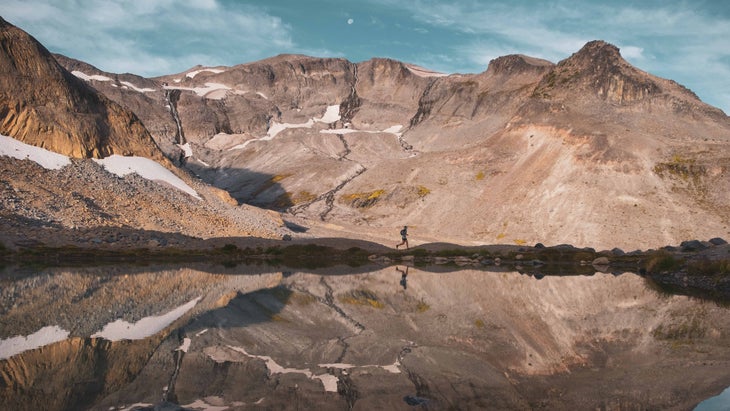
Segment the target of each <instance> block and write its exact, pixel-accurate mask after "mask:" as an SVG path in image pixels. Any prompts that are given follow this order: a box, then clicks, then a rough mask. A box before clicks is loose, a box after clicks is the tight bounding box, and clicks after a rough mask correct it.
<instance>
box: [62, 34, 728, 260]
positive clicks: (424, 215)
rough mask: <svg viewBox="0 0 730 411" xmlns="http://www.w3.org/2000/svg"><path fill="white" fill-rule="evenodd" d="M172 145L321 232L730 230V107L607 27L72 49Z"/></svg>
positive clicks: (657, 234) (83, 71) (557, 238)
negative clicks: (524, 37)
mask: <svg viewBox="0 0 730 411" xmlns="http://www.w3.org/2000/svg"><path fill="white" fill-rule="evenodd" d="M54 57H55V58H56V59H57V61H58V62H59V63H60V64H61V65H62V66H64V67H65V68H66V69H67V70H68V71H69V72H71V73H73V74H74V75H75V76H76V77H77V78H79V79H83V80H84V81H85V82H86V83H87V84H88V85H90V86H92V87H93V88H95V89H96V90H97V91H98V92H99V93H101V94H103V95H106V96H107V97H108V98H109V99H111V100H113V101H115V102H117V103H119V104H120V105H121V106H123V107H125V108H126V109H128V110H130V111H132V112H134V113H135V114H136V116H137V117H138V118H139V119H140V120H141V122H142V123H143V124H144V126H145V127H146V128H147V130H149V132H150V135H151V136H152V138H153V139H154V141H155V143H156V144H157V146H158V147H159V148H160V149H161V150H162V151H163V152H164V153H165V155H166V156H167V157H168V158H169V159H171V160H172V161H173V162H174V163H176V164H178V165H179V166H181V167H182V168H184V169H187V170H188V171H189V172H191V173H193V174H195V175H196V176H197V177H198V178H200V179H201V180H202V181H204V182H206V183H209V184H212V185H214V186H216V187H218V188H220V189H222V190H225V191H227V192H228V193H229V194H230V195H231V196H232V197H233V198H235V199H236V201H237V202H238V203H239V204H251V205H254V206H259V207H265V208H271V209H275V210H277V211H279V212H282V213H283V216H284V218H285V220H287V221H290V222H291V224H290V226H292V227H298V229H299V230H300V231H306V232H307V233H308V234H307V235H313V236H317V235H319V234H324V235H327V236H345V237H353V238H367V239H370V240H374V241H378V242H381V243H386V244H387V243H388V242H389V241H392V240H393V237H395V235H394V234H393V233H397V230H398V229H399V228H397V227H399V226H402V225H404V224H406V225H409V226H410V227H411V232H412V236H413V243H414V244H418V243H424V242H452V243H458V244H484V243H508V244H529V243H536V242H543V243H546V244H560V243H571V244H576V245H578V246H591V247H596V248H603V247H605V248H612V247H614V246H617V247H621V248H626V249H631V248H643V249H645V248H650V247H657V246H662V245H667V244H678V243H680V242H681V241H683V240H687V239H693V238H713V237H725V238H727V237H728V236H729V235H730V228H729V226H730V211H728V209H727V207H726V204H727V203H728V201H730V197H728V196H729V195H730V194H728V193H730V152H729V149H730V146H729V145H728V143H729V142H730V119H729V118H728V117H727V116H726V115H725V114H724V113H723V112H722V111H721V110H719V109H716V108H714V107H711V106H708V105H706V104H704V103H703V102H702V101H700V100H699V99H698V98H697V96H696V95H694V93H692V92H691V91H689V90H687V89H686V88H684V87H682V86H680V85H678V84H676V83H675V82H673V81H671V80H665V79H661V78H658V77H656V76H653V75H651V74H649V73H646V72H643V71H641V70H639V69H637V68H635V67H633V66H631V65H630V64H629V63H628V62H626V61H625V60H624V59H623V58H622V57H621V55H620V52H619V50H618V48H616V47H615V46H613V45H610V44H608V43H605V42H603V41H593V42H589V43H588V44H586V45H585V46H584V47H583V48H582V49H581V50H579V51H578V52H576V53H575V54H573V55H572V56H570V57H568V58H567V59H565V60H563V61H560V62H558V63H557V64H556V63H552V62H549V61H545V60H541V59H536V58H532V57H528V56H523V55H511V56H504V57H500V58H497V59H495V60H493V61H492V62H491V63H490V65H489V67H488V69H487V70H486V71H484V72H483V73H478V74H452V75H443V74H440V73H434V72H430V71H428V70H427V69H424V68H420V67H416V66H413V65H410V64H407V63H402V62H398V61H394V60H389V59H378V58H375V59H371V60H368V61H364V62H360V63H351V62H349V61H347V60H344V59H338V58H315V57H308V56H299V55H281V56H277V57H272V58H269V59H266V60H262V61H259V62H253V63H247V64H241V65H237V66H233V67H203V66H198V67H194V68H191V69H190V70H186V71H185V72H182V73H179V74H174V75H166V76H161V77H157V78H151V79H146V78H142V77H139V76H135V75H132V74H112V73H105V72H102V71H101V70H98V69H96V68H94V67H93V66H90V65H88V64H86V63H83V62H78V61H76V60H73V59H70V58H68V57H64V56H60V55H55V56H54Z"/></svg>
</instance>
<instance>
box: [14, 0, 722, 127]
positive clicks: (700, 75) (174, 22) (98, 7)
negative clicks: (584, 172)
mask: <svg viewBox="0 0 730 411" xmlns="http://www.w3.org/2000/svg"><path fill="white" fill-rule="evenodd" d="M0 16H2V17H3V18H4V19H6V20H7V21H9V22H10V23H12V24H14V25H16V26H19V27H20V28H22V29H23V30H25V31H27V32H28V33H30V34H32V35H33V36H34V37H36V38H37V39H38V40H39V41H41V42H42V43H43V44H44V45H45V46H46V47H47V48H48V49H49V50H51V51H53V52H58V53H62V54H64V55H67V56H69V57H73V58H77V59H79V60H83V61H85V62H88V63H90V64H93V65H95V66H97V67H99V68H100V69H102V70H104V71H109V72H114V73H124V72H130V73H135V74H139V75H143V76H147V77H153V76H157V75H162V74H173V73H178V72H181V71H184V70H186V69H188V68H190V67H192V66H194V65H197V64H202V65H206V66H214V65H226V66H231V65H235V64H240V63H247V62H252V61H256V60H260V59H263V58H266V57H271V56H275V55H277V54H281V53H298V54H306V55H310V56H317V57H344V58H347V59H348V60H350V61H353V62H359V61H363V60H368V59H370V58H372V57H389V58H393V59H397V60H401V61H404V62H408V63H413V64H418V65H420V66H423V67H426V68H429V69H432V70H437V71H442V72H446V73H455V72H460V73H479V72H482V71H484V70H485V69H486V68H487V64H488V63H489V61H490V60H491V59H493V58H496V57H499V56H504V55H507V54H515V53H519V54H526V55H529V56H533V57H540V58H544V59H547V60H550V61H552V62H558V61H560V60H562V59H564V58H567V57H569V56H570V55H571V54H572V53H574V52H576V51H578V50H579V49H580V48H581V47H582V46H583V45H584V44H585V43H586V42H588V41H591V40H605V41H607V42H609V43H612V44H614V45H616V46H618V47H619V48H620V49H621V54H622V55H623V57H624V58H625V59H626V60H628V61H629V62H630V63H631V64H633V65H635V66H636V67H638V68H640V69H642V70H645V71H648V72H650V73H652V74H655V75H657V76H660V77H664V78H669V79H672V80H675V81H677V82H678V83H680V84H682V85H684V86H686V87H688V88H690V89H692V90H693V91H694V92H695V93H697V94H698V95H699V97H700V98H701V99H702V100H704V101H705V102H707V103H709V104H712V105H714V106H717V107H720V108H721V109H723V110H724V111H725V112H726V113H730V2H727V1H725V0H714V1H702V0H695V1H692V0H687V1H674V0H663V1H654V0H644V1H610V0H609V1H606V0H595V1H583V2H576V1H574V0H553V1H527V0H504V1H479V0H461V1H458V0H457V1H446V0H359V1H347V0H315V1H303V0H299V1H297V0H281V1H277V0H269V1H253V0H240V1H238V0H196V1H183V0H125V1H109V0H46V1H41V0H3V1H2V4H0Z"/></svg>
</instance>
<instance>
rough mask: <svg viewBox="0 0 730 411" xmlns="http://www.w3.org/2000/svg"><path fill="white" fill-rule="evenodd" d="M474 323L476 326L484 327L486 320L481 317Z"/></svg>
mask: <svg viewBox="0 0 730 411" xmlns="http://www.w3.org/2000/svg"><path fill="white" fill-rule="evenodd" d="M474 325H475V326H476V327H477V328H484V321H482V320H481V319H476V320H475V321H474Z"/></svg>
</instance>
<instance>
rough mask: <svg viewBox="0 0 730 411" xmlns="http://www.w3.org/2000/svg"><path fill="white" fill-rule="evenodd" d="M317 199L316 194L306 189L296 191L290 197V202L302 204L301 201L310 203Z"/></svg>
mask: <svg viewBox="0 0 730 411" xmlns="http://www.w3.org/2000/svg"><path fill="white" fill-rule="evenodd" d="M316 199H317V195H315V194H312V193H310V192H309V191H307V190H302V191H300V192H298V193H296V194H295V195H294V196H292V198H291V202H292V203H294V205H297V204H303V203H310V202H312V201H314V200H316Z"/></svg>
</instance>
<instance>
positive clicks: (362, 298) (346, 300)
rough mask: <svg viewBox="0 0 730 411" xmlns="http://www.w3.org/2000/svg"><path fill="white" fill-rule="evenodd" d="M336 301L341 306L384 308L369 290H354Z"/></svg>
mask: <svg viewBox="0 0 730 411" xmlns="http://www.w3.org/2000/svg"><path fill="white" fill-rule="evenodd" d="M338 299H339V300H340V302H341V303H343V304H351V305H365V306H370V307H373V308H383V307H385V305H384V304H383V303H382V302H380V300H378V296H377V295H375V293H374V292H372V291H370V290H364V289H362V290H354V291H351V292H349V293H347V294H344V295H341V296H340V297H339V298H338Z"/></svg>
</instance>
